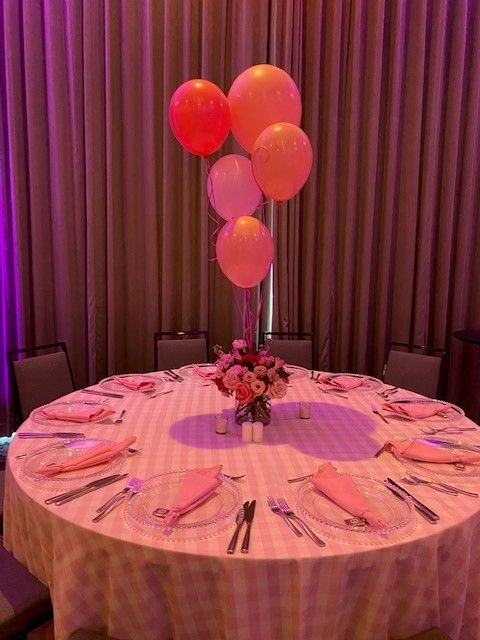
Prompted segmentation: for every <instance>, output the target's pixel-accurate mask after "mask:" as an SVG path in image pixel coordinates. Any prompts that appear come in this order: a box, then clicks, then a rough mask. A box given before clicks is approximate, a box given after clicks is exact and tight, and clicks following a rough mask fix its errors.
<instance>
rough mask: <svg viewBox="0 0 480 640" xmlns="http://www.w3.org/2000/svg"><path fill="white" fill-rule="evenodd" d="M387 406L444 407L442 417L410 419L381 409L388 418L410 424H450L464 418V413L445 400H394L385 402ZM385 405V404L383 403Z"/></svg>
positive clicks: (437, 415)
mask: <svg viewBox="0 0 480 640" xmlns="http://www.w3.org/2000/svg"><path fill="white" fill-rule="evenodd" d="M387 403H388V404H395V405H397V404H398V405H409V404H438V405H442V406H444V407H445V412H444V413H442V415H439V414H438V413H437V414H436V415H434V416H430V417H428V418H412V417H410V416H401V415H399V414H397V413H395V412H394V411H388V410H386V409H382V413H383V414H384V415H385V416H386V417H388V418H399V419H400V420H405V419H407V420H411V421H412V422H418V421H420V420H421V421H422V422H428V423H432V422H437V423H438V422H452V421H454V420H461V419H462V418H464V417H465V412H464V411H463V409H460V407H457V406H456V405H454V404H451V403H450V402H446V401H445V400H434V399H431V398H396V399H395V400H387ZM384 404H385V403H384Z"/></svg>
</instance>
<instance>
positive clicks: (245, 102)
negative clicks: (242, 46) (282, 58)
mask: <svg viewBox="0 0 480 640" xmlns="http://www.w3.org/2000/svg"><path fill="white" fill-rule="evenodd" d="M228 104H229V105H230V115H231V119H232V122H231V127H232V133H233V135H234V136H235V139H236V140H237V142H238V143H239V144H241V145H242V147H243V148H244V149H246V150H247V151H248V152H249V153H252V151H253V146H254V144H255V140H256V139H257V138H258V136H259V135H260V133H261V132H262V131H263V130H264V129H265V128H266V127H268V126H270V125H271V124H274V123H275V122H292V123H293V124H296V125H299V124H300V118H301V116H302V101H301V98H300V92H299V91H298V88H297V85H296V84H295V82H294V81H293V78H291V77H290V76H289V75H288V73H287V72H286V71H284V70H283V69H279V68H278V67H274V66H273V65H271V64H257V65H255V66H253V67H250V68H249V69H246V70H245V71H243V73H241V74H240V75H239V76H238V77H237V78H235V80H234V82H233V84H232V86H231V87H230V91H229V92H228Z"/></svg>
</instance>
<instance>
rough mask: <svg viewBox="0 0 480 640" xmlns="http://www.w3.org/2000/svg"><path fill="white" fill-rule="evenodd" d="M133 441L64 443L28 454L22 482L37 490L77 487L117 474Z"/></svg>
mask: <svg viewBox="0 0 480 640" xmlns="http://www.w3.org/2000/svg"><path fill="white" fill-rule="evenodd" d="M135 441H136V436H128V437H125V438H124V439H123V440H121V441H118V442H114V441H111V440H102V439H95V438H79V439H72V440H64V441H61V442H58V443H56V444H52V445H47V446H44V447H40V448H39V449H35V450H33V451H31V452H30V453H27V454H26V456H25V459H24V462H23V466H22V478H23V479H24V480H25V481H27V482H29V483H31V484H32V483H33V484H34V485H35V486H36V487H38V488H40V489H45V490H48V489H50V488H52V487H58V486H60V485H61V486H64V487H65V488H73V487H75V488H76V487H77V486H78V483H85V482H91V481H93V480H97V479H100V478H101V477H106V476H111V475H112V474H114V475H116V474H120V473H122V472H123V471H124V469H125V467H126V461H127V457H128V455H129V453H130V451H131V450H132V451H136V450H135V449H132V445H133V444H134V443H135Z"/></svg>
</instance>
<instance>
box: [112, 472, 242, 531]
mask: <svg viewBox="0 0 480 640" xmlns="http://www.w3.org/2000/svg"><path fill="white" fill-rule="evenodd" d="M239 477H243V476H238V477H237V476H233V477H229V476H228V475H225V474H223V473H222V465H215V466H213V467H207V468H195V469H187V470H179V471H169V472H165V473H161V474H158V475H155V476H153V477H151V478H149V479H147V480H145V482H144V483H143V485H142V490H141V492H140V493H139V494H138V495H137V496H136V498H135V500H132V501H131V502H129V503H128V504H126V507H125V510H124V516H125V520H126V522H127V524H128V525H129V526H130V527H131V528H133V529H134V530H135V531H136V532H138V533H140V534H141V535H143V536H146V537H149V538H155V539H158V538H161V539H162V540H165V541H170V542H189V541H196V540H202V539H205V538H210V537H214V536H217V535H219V534H220V533H222V532H223V531H224V530H226V529H227V528H228V527H229V526H230V525H231V523H232V522H234V521H235V514H236V512H237V511H238V509H239V508H240V505H241V503H242V495H241V491H240V489H239V486H238V484H236V480H234V479H232V478H237V479H238V478H239Z"/></svg>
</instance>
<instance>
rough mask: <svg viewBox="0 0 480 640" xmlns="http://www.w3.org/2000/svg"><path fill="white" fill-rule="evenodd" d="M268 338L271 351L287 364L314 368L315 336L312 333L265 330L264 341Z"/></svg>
mask: <svg viewBox="0 0 480 640" xmlns="http://www.w3.org/2000/svg"><path fill="white" fill-rule="evenodd" d="M266 340H268V343H269V346H270V353H271V354H272V355H274V356H279V357H280V358H283V360H285V362H286V363H287V364H296V365H298V366H300V367H305V368H306V369H312V368H313V336H312V334H311V333H303V332H300V333H295V332H291V331H264V332H263V333H262V343H263V344H265V341H266Z"/></svg>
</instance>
